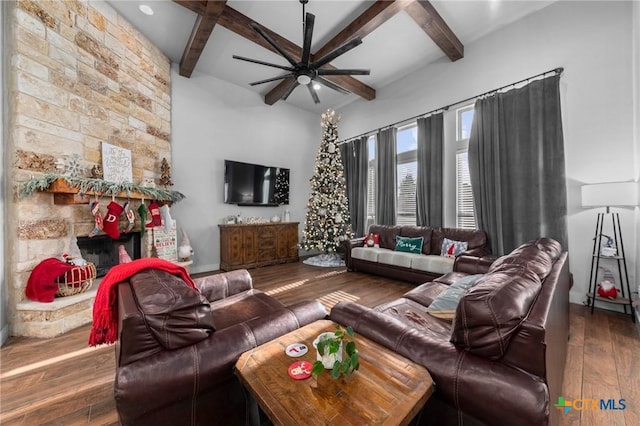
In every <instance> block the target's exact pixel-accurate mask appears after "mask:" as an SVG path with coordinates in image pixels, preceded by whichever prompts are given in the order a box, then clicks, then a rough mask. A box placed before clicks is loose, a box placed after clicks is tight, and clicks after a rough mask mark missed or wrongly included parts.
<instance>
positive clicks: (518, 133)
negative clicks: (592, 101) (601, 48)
mask: <svg viewBox="0 0 640 426" xmlns="http://www.w3.org/2000/svg"><path fill="white" fill-rule="evenodd" d="M559 80H560V75H555V76H552V77H547V78H545V79H542V80H537V81H533V82H531V83H529V84H528V85H527V86H525V87H523V88H520V89H513V90H510V91H508V92H505V93H499V94H496V95H493V96H491V97H488V98H485V99H480V100H478V101H477V102H476V105H475V114H474V119H473V124H472V126H471V137H470V139H469V173H470V177H471V185H472V190H473V199H474V202H475V207H476V215H477V219H478V227H479V228H480V229H484V230H485V231H486V232H487V234H488V235H489V242H490V245H491V249H492V251H493V253H494V254H498V255H502V254H505V253H509V252H510V251H511V250H513V249H514V248H515V247H517V246H518V245H520V244H522V243H524V242H526V241H529V240H531V239H533V238H537V237H541V236H545V237H550V238H553V239H556V240H558V241H559V242H560V243H561V244H562V246H563V247H564V248H565V250H566V249H568V247H567V195H566V192H567V190H566V181H565V164H564V141H563V137H562V119H561V114H560V88H559Z"/></svg>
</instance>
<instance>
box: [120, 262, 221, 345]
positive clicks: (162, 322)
mask: <svg viewBox="0 0 640 426" xmlns="http://www.w3.org/2000/svg"><path fill="white" fill-rule="evenodd" d="M129 282H130V284H131V290H132V293H133V296H134V298H135V301H136V304H137V305H138V309H139V310H140V313H141V314H142V315H143V317H144V322H145V324H146V326H147V329H148V330H149V332H150V334H151V335H152V336H153V337H154V338H155V339H156V340H157V341H158V343H159V344H160V345H162V346H163V347H164V348H166V349H178V348H181V347H183V346H188V345H192V344H194V343H197V342H199V341H201V340H204V339H206V338H207V337H208V336H209V334H210V333H212V332H213V330H214V324H213V318H212V317H211V307H210V305H209V302H208V301H207V299H206V298H205V297H204V296H202V295H201V294H200V293H199V292H198V291H196V290H194V289H192V288H191V287H189V286H188V285H187V284H186V283H185V282H184V281H182V279H180V278H178V277H176V276H175V275H171V274H170V273H168V272H165V271H161V270H158V269H147V270H144V271H142V272H139V273H137V274H135V275H133V276H132V277H131V278H130V279H129Z"/></svg>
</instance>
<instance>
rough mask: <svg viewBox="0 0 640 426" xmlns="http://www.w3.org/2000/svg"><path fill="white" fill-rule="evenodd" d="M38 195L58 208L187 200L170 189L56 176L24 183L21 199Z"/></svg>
mask: <svg viewBox="0 0 640 426" xmlns="http://www.w3.org/2000/svg"><path fill="white" fill-rule="evenodd" d="M36 191H42V192H49V193H52V194H53V202H54V204H57V205H73V204H89V202H90V201H91V199H92V198H95V197H113V198H126V199H138V200H144V199H147V200H156V201H165V202H168V203H172V202H177V201H180V200H182V199H183V198H185V196H184V194H182V193H180V192H178V191H174V190H170V189H164V188H149V187H144V186H138V185H135V184H133V183H123V184H116V183H113V184H112V183H111V182H106V181H103V180H99V179H90V178H78V177H67V176H62V177H59V175H55V174H49V175H45V176H44V177H42V178H38V179H36V178H33V179H31V180H30V181H28V182H25V183H24V184H23V186H22V188H21V190H20V198H24V197H27V196H29V195H31V194H32V193H33V192H36Z"/></svg>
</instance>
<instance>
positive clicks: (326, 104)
mask: <svg viewBox="0 0 640 426" xmlns="http://www.w3.org/2000/svg"><path fill="white" fill-rule="evenodd" d="M554 1H556V0H534V1H521V0H439V1H438V0H435V1H432V2H431V3H432V5H433V6H434V7H435V9H436V10H437V11H438V13H439V14H440V15H441V16H442V18H443V19H444V20H445V22H447V24H448V25H449V27H450V28H451V29H452V30H453V32H454V33H455V34H456V35H457V36H458V38H459V39H460V41H461V42H462V44H463V45H464V46H465V49H466V50H467V51H468V49H469V48H468V47H467V46H468V45H469V44H471V42H473V41H474V40H476V39H478V38H480V37H482V36H484V35H486V34H488V33H490V32H493V31H495V30H497V29H498V28H501V27H503V26H505V25H507V24H509V23H511V22H514V21H517V20H518V19H520V18H522V17H524V16H526V15H528V14H530V13H533V12H535V11H537V10H539V9H542V8H543V7H546V6H548V5H549V4H551V3H553V2H554ZM107 3H109V4H110V5H111V6H112V7H113V8H114V9H116V10H117V11H118V12H119V13H120V14H121V15H122V16H124V17H125V18H126V19H127V20H128V21H129V22H130V23H131V24H132V25H133V26H135V27H136V28H137V29H138V30H139V31H141V32H142V33H143V34H144V35H145V36H146V37H148V38H149V40H151V42H152V43H153V44H155V45H156V46H157V47H158V48H159V49H160V50H162V51H163V52H164V53H165V54H166V55H167V56H168V57H169V59H170V60H171V61H172V62H174V63H179V62H180V58H181V57H182V54H183V52H184V48H185V46H186V44H187V41H188V39H189V36H190V34H191V30H192V29H193V26H194V23H195V21H196V14H195V13H193V12H191V11H189V10H187V9H186V8H184V7H182V6H180V5H178V4H176V3H174V2H172V1H170V0H146V1H133V0H111V1H107ZM141 4H147V5H149V6H151V7H152V8H153V10H154V12H155V13H154V14H153V15H152V16H147V15H144V14H143V13H142V12H140V10H139V9H138V6H139V5H141ZM371 4H372V1H364V0H342V1H338V0H310V1H309V3H308V4H307V6H306V11H307V12H310V13H312V14H314V15H315V16H316V20H315V27H314V33H313V43H312V49H311V51H312V52H315V51H316V50H317V49H319V48H320V47H321V46H322V45H323V44H324V43H326V42H327V41H329V40H330V39H331V38H332V37H333V36H335V35H336V34H337V33H338V32H339V31H340V30H341V29H343V28H344V27H345V26H347V25H348V24H349V23H350V22H351V21H353V20H354V19H355V18H356V17H357V16H358V15H360V14H361V13H362V12H364V11H365V10H366V9H367V8H368V7H370V6H371ZM227 5H228V6H229V7H232V8H233V9H235V10H237V11H239V12H241V13H242V14H244V15H246V16H248V17H249V18H251V19H253V20H254V21H256V22H258V23H260V24H262V25H264V26H266V27H267V28H269V29H270V30H272V31H274V32H276V33H278V34H280V35H282V36H283V37H285V38H287V39H289V40H290V41H292V42H294V43H296V44H297V45H302V6H301V5H300V3H299V2H298V0H280V1H271V0H262V1H247V0H229V1H228V3H227ZM232 55H239V56H245V57H249V58H254V59H259V60H263V61H266V62H273V63H277V64H281V65H288V63H287V62H286V60H285V59H284V58H282V57H280V56H279V55H277V54H275V53H272V52H271V51H268V50H266V49H264V48H263V47H260V46H258V45H256V44H254V43H252V42H250V41H248V40H246V39H244V38H242V37H240V36H238V35H236V34H235V33H233V32H231V31H229V30H227V29H225V28H223V27H221V26H219V25H218V26H216V27H215V29H214V31H213V33H212V34H211V37H210V39H209V42H208V43H207V45H206V47H205V49H204V52H203V53H202V55H201V56H200V60H199V61H198V63H197V65H196V67H195V72H200V73H205V74H208V75H212V76H214V77H217V78H219V79H221V80H224V81H228V82H229V83H232V84H235V85H238V86H242V87H244V88H246V89H249V90H252V91H254V92H256V93H259V94H260V95H261V98H263V97H264V95H265V94H266V93H267V92H269V91H270V90H271V89H272V88H273V87H275V86H276V84H277V83H278V82H272V83H266V84H262V85H258V86H253V87H252V86H249V83H251V82H254V81H258V80H263V79H266V78H271V77H275V76H277V75H279V74H281V73H283V72H282V71H280V70H277V69H275V68H271V67H266V66H263V65H258V64H252V63H248V62H243V61H239V60H235V59H233V58H232V57H231V56H232ZM443 58H444V59H445V60H448V59H446V56H445V55H444V53H443V52H442V51H441V50H440V49H439V48H438V47H437V46H436V45H435V44H434V43H433V41H432V40H431V39H430V38H429V36H427V34H426V33H425V32H424V31H423V30H422V29H421V28H420V27H419V26H418V25H417V24H416V23H415V22H414V21H413V19H411V17H409V15H408V14H406V13H405V12H400V13H398V14H396V15H395V16H394V17H393V18H391V19H390V20H388V21H387V22H385V23H384V24H383V25H381V26H380V27H379V28H377V29H376V30H375V31H374V32H372V33H371V34H369V35H368V36H367V37H365V38H364V39H363V43H362V44H361V45H360V46H358V47H356V48H355V49H353V50H351V51H349V52H347V53H346V54H344V55H343V56H340V57H339V58H337V59H336V60H335V61H333V62H332V65H334V66H336V67H338V68H368V69H370V70H371V75H369V76H356V78H358V79H359V80H361V81H362V82H364V83H365V84H367V85H369V86H371V87H373V88H374V89H376V90H378V89H380V88H381V87H383V86H385V85H387V84H389V83H391V82H393V81H394V80H397V79H399V78H401V77H404V76H405V75H407V74H409V73H411V72H413V71H415V70H417V69H419V68H422V67H425V66H428V65H429V64H430V63H432V62H434V61H437V60H442V59H443ZM318 96H319V97H320V104H318V105H315V104H314V103H313V100H312V99H311V96H310V95H309V92H308V91H307V90H305V89H304V88H302V87H298V88H296V89H295V90H294V91H293V93H292V94H291V96H289V98H288V99H287V101H286V102H287V103H288V104H290V105H294V106H296V107H299V108H303V109H305V110H308V111H311V112H315V113H320V112H322V111H324V110H326V109H327V108H333V109H340V108H341V107H343V106H345V105H347V104H348V103H350V102H353V101H354V100H356V99H358V97H357V96H356V95H345V94H340V93H338V92H336V91H334V90H331V89H329V88H327V87H324V86H323V87H322V88H321V89H320V90H319V91H318ZM278 102H283V101H278Z"/></svg>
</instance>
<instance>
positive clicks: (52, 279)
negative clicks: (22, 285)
mask: <svg viewBox="0 0 640 426" xmlns="http://www.w3.org/2000/svg"><path fill="white" fill-rule="evenodd" d="M74 267H75V266H73V265H69V264H68V263H65V262H63V261H61V260H58V259H56V258H55V257H50V258H48V259H45V260H43V261H42V262H40V263H38V265H37V266H36V267H35V268H33V271H31V275H29V279H28V280H27V288H26V289H25V295H26V296H27V297H28V298H29V299H31V300H35V301H37V302H47V303H48V302H53V299H54V297H55V296H56V292H57V291H58V283H57V282H56V280H57V279H58V278H60V277H62V276H64V274H66V273H67V272H69V271H70V270H72V269H73V268H74Z"/></svg>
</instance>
